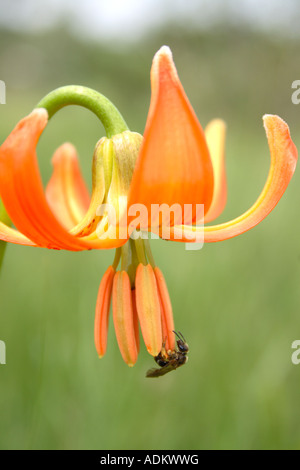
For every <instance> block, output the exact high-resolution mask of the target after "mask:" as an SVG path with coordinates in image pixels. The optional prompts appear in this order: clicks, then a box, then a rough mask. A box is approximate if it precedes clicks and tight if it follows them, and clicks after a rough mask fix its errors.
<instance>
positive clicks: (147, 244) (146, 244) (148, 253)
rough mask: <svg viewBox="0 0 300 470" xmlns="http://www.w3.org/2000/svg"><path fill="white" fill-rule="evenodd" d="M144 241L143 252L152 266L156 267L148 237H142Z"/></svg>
mask: <svg viewBox="0 0 300 470" xmlns="http://www.w3.org/2000/svg"><path fill="white" fill-rule="evenodd" d="M144 243H145V252H146V255H147V258H148V260H149V263H150V264H151V266H152V268H153V269H154V268H155V267H156V264H155V261H154V257H153V254H152V251H151V247H150V242H149V239H148V238H146V239H144Z"/></svg>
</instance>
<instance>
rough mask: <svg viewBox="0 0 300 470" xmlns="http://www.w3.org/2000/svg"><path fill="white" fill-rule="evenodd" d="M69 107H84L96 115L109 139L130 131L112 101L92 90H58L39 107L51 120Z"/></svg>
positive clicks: (72, 86) (71, 87) (78, 87)
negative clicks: (58, 112) (46, 112)
mask: <svg viewBox="0 0 300 470" xmlns="http://www.w3.org/2000/svg"><path fill="white" fill-rule="evenodd" d="M69 105H78V106H83V107H84V108H87V109H89V110H90V111H92V112H93V113H94V114H96V116H97V117H98V118H99V119H100V121H101V122H102V124H103V126H104V129H105V132H106V135H107V137H108V138H111V137H112V136H113V135H115V134H120V133H121V132H124V131H126V130H128V127H127V124H126V122H125V121H124V119H123V117H122V116H121V114H120V113H119V111H118V110H117V108H116V107H115V106H114V105H113V104H112V103H111V101H109V100H108V99H107V98H106V97H105V96H103V95H101V94H100V93H98V92H97V91H95V90H92V89H91V88H86V87H83V86H78V85H70V86H65V87H61V88H57V89H56V90H54V91H51V92H50V93H49V94H48V95H47V96H45V97H44V98H43V99H42V100H41V101H40V102H39V103H38V105H37V107H38V108H45V109H46V110H47V111H48V115H49V119H50V118H51V117H52V116H53V115H54V114H55V113H56V112H57V111H59V110H60V109H62V108H64V107H65V106H69Z"/></svg>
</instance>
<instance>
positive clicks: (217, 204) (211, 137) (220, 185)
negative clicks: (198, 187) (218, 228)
mask: <svg viewBox="0 0 300 470" xmlns="http://www.w3.org/2000/svg"><path fill="white" fill-rule="evenodd" d="M225 134H226V124H225V122H224V121H222V120H221V119H214V120H213V121H211V122H210V123H209V124H208V125H207V126H206V128H205V137H206V142H207V145H208V148H209V152H210V156H211V161H212V166H213V172H214V192H213V199H212V202H211V205H210V208H209V210H208V212H207V213H206V215H205V222H211V221H212V220H215V219H216V218H217V217H219V215H220V214H221V213H222V212H223V210H224V207H225V205H226V199H227V185H226V173H225Z"/></svg>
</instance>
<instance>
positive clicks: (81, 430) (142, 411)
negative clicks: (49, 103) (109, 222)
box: [0, 58, 300, 449]
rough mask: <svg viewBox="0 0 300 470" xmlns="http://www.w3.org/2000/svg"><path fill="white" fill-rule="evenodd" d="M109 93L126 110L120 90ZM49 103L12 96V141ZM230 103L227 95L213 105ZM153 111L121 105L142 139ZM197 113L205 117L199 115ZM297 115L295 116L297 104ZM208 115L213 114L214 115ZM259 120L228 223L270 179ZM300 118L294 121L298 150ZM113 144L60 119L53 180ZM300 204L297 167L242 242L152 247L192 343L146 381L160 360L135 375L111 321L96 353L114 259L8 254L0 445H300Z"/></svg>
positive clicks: (83, 114) (94, 129)
mask: <svg viewBox="0 0 300 470" xmlns="http://www.w3.org/2000/svg"><path fill="white" fill-rule="evenodd" d="M211 61H212V62H213V58H211ZM185 75H186V77H187V76H188V72H187V71H185ZM294 78H296V77H294ZM75 79H76V77H75ZM74 81H75V80H74ZM76 81H77V80H76ZM147 86H149V85H148V84H146V83H145V89H146V87H147ZM195 86H196V84H195ZM282 86H286V84H284V85H282ZM99 91H102V90H101V89H100V90H99ZM187 91H188V94H189V95H190V94H193V93H194V94H195V93H196V88H193V89H192V93H189V90H187ZM132 93H134V91H133V90H132ZM145 96H146V93H145ZM108 97H109V98H110V99H112V101H114V93H113V89H112V94H111V95H109V96H108ZM40 98H41V95H40V93H39V92H38V91H36V90H35V91H34V90H33V89H32V90H31V91H28V92H26V93H21V92H19V93H18V94H17V92H15V93H13V94H12V95H11V96H10V98H9V101H8V104H7V105H6V107H5V109H4V107H1V109H0V111H1V117H2V122H1V129H0V134H1V139H2V140H3V139H4V138H5V136H6V135H7V134H8V132H9V131H10V129H11V128H12V127H13V125H14V124H15V123H16V122H17V120H18V119H19V118H20V117H21V116H23V115H25V114H26V113H27V112H29V111H30V109H31V108H32V107H33V106H34V104H35V103H36V102H38V101H39V99H40ZM125 101H126V100H125ZM217 103H218V97H217V96H216V97H215V101H214V102H213V103H212V107H213V109H216V108H217ZM147 105H148V102H147V99H146V98H145V102H143V103H142V102H139V103H137V104H133V108H130V106H128V107H125V108H124V107H123V108H121V112H122V113H123V114H124V117H125V119H126V120H128V122H129V124H131V125H132V123H137V124H136V125H134V126H133V127H134V129H133V130H135V129H136V130H138V131H142V130H143V126H144V122H145V114H146V113H145V110H146V109H147ZM289 106H290V108H289ZM137 109H139V113H136V110H137ZM196 111H197V113H198V115H199V116H201V108H200V106H198V107H197V106H196ZM265 111H269V110H268V109H266V110H265ZM277 112H278V113H279V114H280V113H281V109H280V106H278V109H277ZM230 113H231V111H230V112H229V114H230ZM285 113H286V114H289V113H291V114H293V113H295V110H294V108H292V104H289V105H287V104H285ZM202 115H203V116H202V117H203V118H204V119H205V120H208V119H209V118H211V117H213V116H212V115H211V114H210V110H209V109H206V111H205V113H202ZM253 115H255V120H254V119H253V121H251V123H250V125H249V126H248V123H249V120H247V121H245V122H244V121H243V114H242V113H241V114H239V115H236V116H235V120H234V121H232V122H231V121H230V122H228V143H227V155H228V157H227V162H228V164H227V170H228V187H229V197H228V205H227V208H226V210H225V212H224V214H223V215H222V217H221V218H220V220H222V221H223V220H228V219H229V218H232V217H235V216H237V215H239V214H240V213H241V212H243V211H244V210H246V209H247V208H248V207H249V206H250V205H251V204H252V203H253V202H254V200H255V199H256V197H257V196H258V194H259V192H260V190H261V189H262V187H263V184H264V181H265V179H266V176H267V171H268V164H269V154H268V148H267V144H266V139H265V136H264V131H263V128H262V125H261V120H260V113H258V112H257V113H256V114H255V112H254V111H253ZM284 117H285V116H284ZM298 122H299V120H298V121H295V120H294V121H292V122H289V123H290V125H291V129H292V134H293V136H294V138H295V141H296V143H298V144H299V143H300V133H299V130H298V127H297V124H298ZM204 124H205V122H204ZM101 136H102V129H101V127H99V125H98V122H97V120H96V119H95V118H94V117H93V116H91V115H90V114H89V113H88V112H87V111H85V110H79V109H68V110H63V111H61V113H59V114H58V115H57V116H55V118H54V119H53V122H52V121H51V123H50V125H49V128H47V129H46V131H45V135H44V136H43V137H42V139H41V142H40V143H39V146H38V152H39V161H40V162H41V168H42V175H43V179H44V181H45V182H46V181H47V178H48V177H49V175H50V165H49V160H50V157H51V154H52V152H53V150H54V149H55V148H56V147H57V146H58V145H59V144H60V143H62V142H63V141H64V140H72V141H74V142H75V144H76V145H77V147H78V149H79V152H80V155H81V157H82V158H81V162H82V166H83V171H84V174H85V176H86V178H89V175H90V165H91V156H92V152H93V147H94V145H95V143H96V141H97V139H99V138H100V137H101ZM299 198H300V190H299V175H298V173H297V172H296V175H295V177H294V179H293V181H292V183H291V185H290V187H289V188H288V190H287V192H286V194H285V195H284V197H283V199H282V201H281V202H280V204H279V205H278V207H277V208H276V209H275V210H274V212H273V213H272V214H271V215H270V216H269V217H268V218H267V219H266V220H265V221H264V222H263V223H262V224H261V225H259V226H258V227H256V228H255V229H254V230H252V231H251V232H249V233H247V234H244V235H242V236H241V237H238V238H235V239H233V240H229V241H226V242H223V243H218V244H210V245H206V246H205V247H204V249H203V250H201V251H199V252H187V251H185V250H184V245H182V244H179V243H178V244H176V243H168V242H163V241H153V242H152V247H153V252H154V255H155V259H156V261H157V264H158V265H159V266H160V268H161V269H162V271H163V272H164V274H165V277H166V280H167V283H168V287H169V291H170V295H171V299H172V303H173V308H174V315H175V324H176V328H177V329H179V330H180V331H182V332H183V334H184V335H185V336H186V338H187V341H188V343H189V346H190V355H189V362H188V364H187V365H186V366H185V367H183V368H181V369H179V370H178V371H175V372H173V373H172V374H169V375H167V376H165V377H163V378H161V379H159V380H149V379H146V378H145V372H146V370H147V369H148V368H149V367H152V366H153V365H154V363H153V359H152V358H151V357H150V356H149V355H148V354H147V353H146V351H145V348H144V346H143V345H142V348H141V353H140V357H139V360H138V362H137V364H136V366H135V367H134V368H133V369H129V368H128V367H127V366H126V365H125V364H124V363H123V361H122V359H121V356H120V353H119V351H118V346H117V343H116V339H115V334H114V331H113V325H112V322H111V325H110V331H109V341H108V351H107V355H106V356H105V357H104V358H103V359H102V360H99V359H98V357H97V354H96V351H95V348H94V344H93V322H94V318H93V317H94V307H95V302H96V296H97V289H98V286H99V283H100V280H101V277H102V275H103V273H104V272H105V270H106V268H107V266H108V265H109V264H110V262H111V261H112V259H113V255H114V254H113V252H110V251H106V252H102V251H97V252H96V251H94V252H88V253H65V252H57V251H47V250H42V249H34V248H24V247H20V246H12V245H10V246H8V247H7V252H6V254H5V259H4V264H3V269H2V272H1V286H0V289H1V290H0V292H1V294H0V295H1V313H0V339H1V340H4V341H5V342H6V347H7V364H6V365H5V366H4V365H3V366H0V416H1V434H0V448H2V449H19V448H21V449H24V448H25V449H28V448H29V449H31V448H32V449H93V448H96V449H232V448H234V449H254V448H255V449H275V448H284V449H289V448H299V442H300V431H299V425H298V423H299V420H300V410H299V382H300V366H298V367H297V366H294V365H292V363H291V354H292V350H291V344H292V342H293V341H294V340H296V339H299V336H300V320H299V268H300V247H299V233H300V221H299V211H298V207H299V203H298V201H299Z"/></svg>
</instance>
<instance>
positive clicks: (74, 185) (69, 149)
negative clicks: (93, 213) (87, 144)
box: [46, 143, 90, 229]
mask: <svg viewBox="0 0 300 470" xmlns="http://www.w3.org/2000/svg"><path fill="white" fill-rule="evenodd" d="M52 164H53V168H54V169H53V173H52V176H51V178H50V180H49V183H48V185H47V187H46V199H47V201H48V203H49V206H50V208H51V210H52V212H53V213H54V214H55V215H56V217H57V219H58V220H59V222H60V223H61V224H62V226H63V227H65V228H66V229H71V228H72V227H74V225H76V224H78V223H79V222H80V221H81V220H82V218H83V217H84V215H85V213H86V212H87V210H88V208H89V204H90V196H89V192H88V189H87V187H86V184H85V181H84V179H83V177H82V174H81V171H80V167H79V161H78V157H77V152H76V149H75V147H74V146H73V145H72V144H70V143H65V144H63V145H62V146H61V147H59V148H58V149H57V150H56V152H55V153H54V155H53V158H52Z"/></svg>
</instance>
